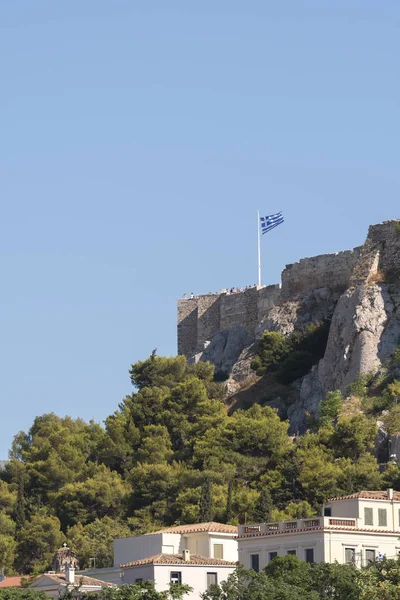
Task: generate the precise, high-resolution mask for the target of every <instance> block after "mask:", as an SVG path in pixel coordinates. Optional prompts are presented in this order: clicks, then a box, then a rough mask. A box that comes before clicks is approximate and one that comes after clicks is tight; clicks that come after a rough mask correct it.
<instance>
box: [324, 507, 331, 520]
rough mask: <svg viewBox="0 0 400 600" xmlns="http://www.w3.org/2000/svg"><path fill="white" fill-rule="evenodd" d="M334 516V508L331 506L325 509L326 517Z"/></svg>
mask: <svg viewBox="0 0 400 600" xmlns="http://www.w3.org/2000/svg"><path fill="white" fill-rule="evenodd" d="M331 516H332V508H331V507H330V506H325V508H324V517H331Z"/></svg>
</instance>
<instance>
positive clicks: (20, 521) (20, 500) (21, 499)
mask: <svg viewBox="0 0 400 600" xmlns="http://www.w3.org/2000/svg"><path fill="white" fill-rule="evenodd" d="M14 520H15V525H16V527H15V529H16V532H17V533H18V532H19V531H21V529H22V528H23V527H24V525H25V521H26V499H25V473H24V471H23V469H20V470H19V472H18V487H17V503H16V506H15V516H14Z"/></svg>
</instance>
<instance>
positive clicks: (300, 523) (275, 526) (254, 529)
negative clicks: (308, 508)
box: [239, 517, 358, 536]
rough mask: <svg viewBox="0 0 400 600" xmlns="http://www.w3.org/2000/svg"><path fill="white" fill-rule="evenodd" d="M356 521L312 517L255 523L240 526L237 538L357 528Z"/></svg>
mask: <svg viewBox="0 0 400 600" xmlns="http://www.w3.org/2000/svg"><path fill="white" fill-rule="evenodd" d="M357 524H358V519H336V518H334V517H312V518H308V519H296V520H291V521H279V522H274V523H256V524H255V525H241V526H240V527H239V536H241V535H246V536H251V535H263V534H268V533H271V534H273V533H279V532H282V533H285V532H286V533H289V532H291V531H301V530H303V529H314V528H317V527H346V528H348V527H357Z"/></svg>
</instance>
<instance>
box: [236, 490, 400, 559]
mask: <svg viewBox="0 0 400 600" xmlns="http://www.w3.org/2000/svg"><path fill="white" fill-rule="evenodd" d="M238 550H239V562H240V563H241V564H243V565H244V566H245V567H246V568H251V569H254V570H255V571H258V570H260V569H262V568H264V567H265V566H266V565H268V563H269V562H270V561H271V560H273V559H274V558H275V557H276V556H286V555H290V554H293V555H295V556H297V557H298V558H299V559H300V560H305V561H307V562H310V563H313V562H329V563H333V562H338V563H340V564H344V563H353V564H355V565H356V566H359V567H361V566H364V565H367V564H368V563H370V562H373V561H375V560H379V559H380V558H381V557H382V556H387V557H388V558H394V557H397V556H399V555H400V492H394V491H393V490H387V492H371V491H364V492H360V493H358V494H353V495H350V496H345V497H341V498H332V499H331V500H330V501H329V502H328V503H327V504H326V505H325V506H324V509H323V516H320V517H311V518H308V519H293V520H291V521H280V522H275V523H259V524H254V525H243V526H241V527H239V534H238Z"/></svg>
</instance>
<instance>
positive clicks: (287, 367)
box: [276, 350, 314, 383]
mask: <svg viewBox="0 0 400 600" xmlns="http://www.w3.org/2000/svg"><path fill="white" fill-rule="evenodd" d="M313 364H314V357H313V355H312V354H311V352H306V351H305V350H295V351H294V352H290V354H288V356H287V357H286V358H285V360H284V361H283V362H282V364H281V365H280V367H279V370H278V371H277V374H276V378H277V380H278V381H279V382H280V383H292V382H293V381H296V379H300V377H304V375H307V373H308V372H309V371H310V369H311V367H312V366H313Z"/></svg>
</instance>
